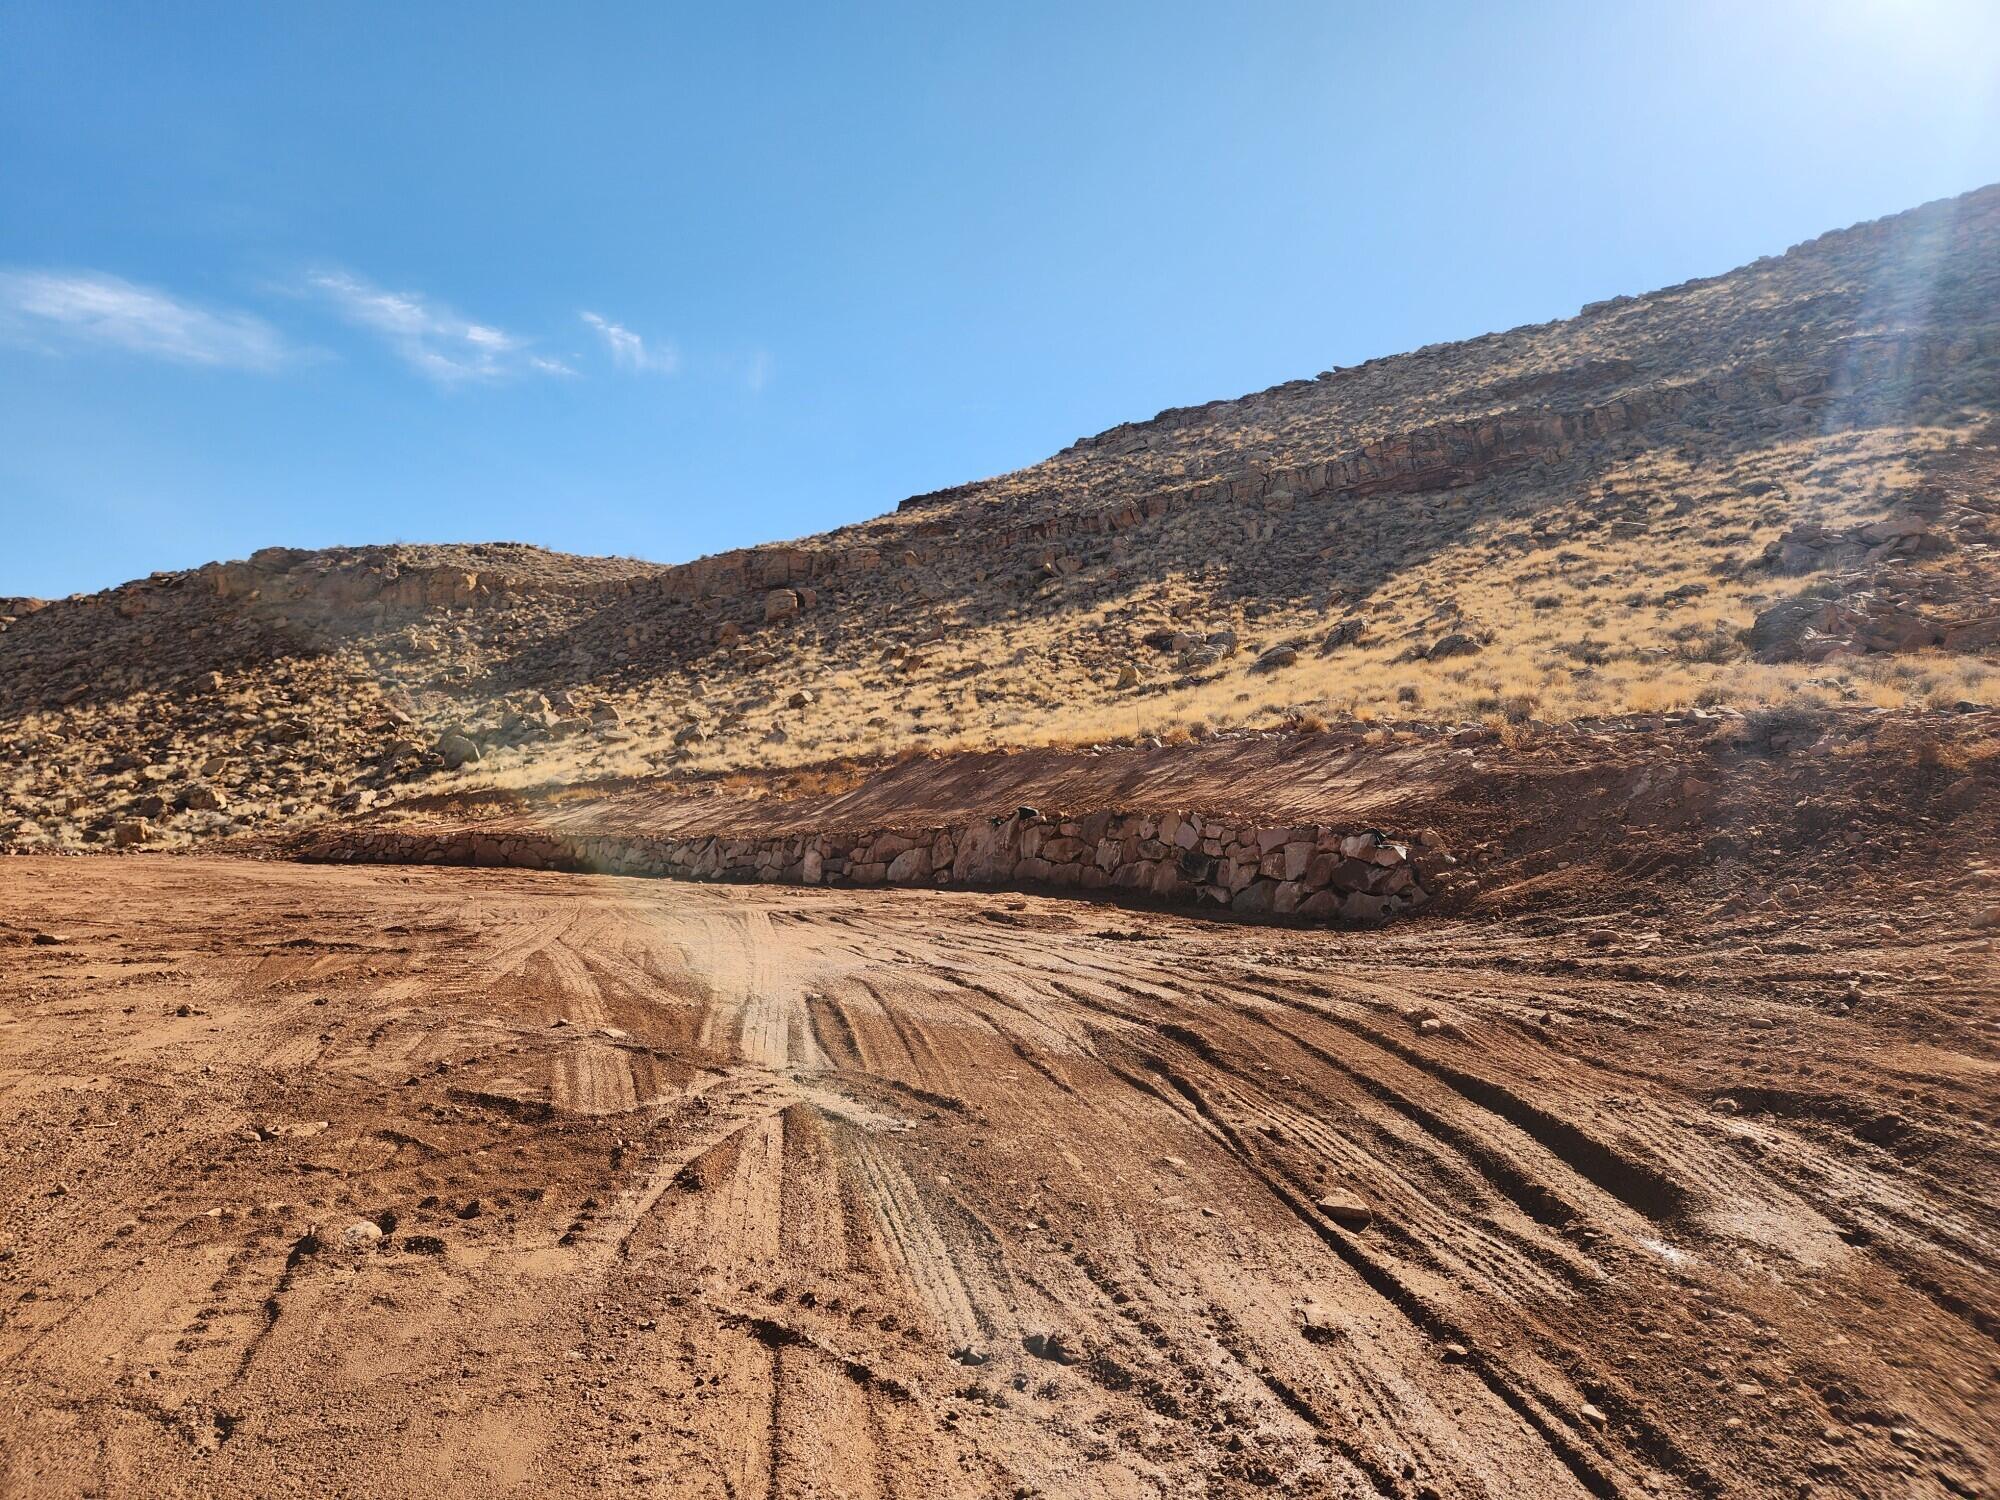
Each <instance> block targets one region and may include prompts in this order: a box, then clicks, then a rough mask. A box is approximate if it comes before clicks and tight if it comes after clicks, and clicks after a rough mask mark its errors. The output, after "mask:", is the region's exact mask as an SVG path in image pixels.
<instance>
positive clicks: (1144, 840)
mask: <svg viewBox="0 0 2000 1500" xmlns="http://www.w3.org/2000/svg"><path fill="white" fill-rule="evenodd" d="M299 854H300V856H301V857H302V858H305V859H309V860H319V861H343V862H345V861H353V862H372V863H392V864H458V865H496V866H509V867H516V868H526V869H537V870H571V871H588V872H596V873H603V874H617V875H652V876H670V877H676V878H680V879H688V880H716V881H738V882H745V881H763V882H783V883H788V884H794V885H832V886H882V885H888V886H962V887H975V888H977V887H983V888H989V889H991V888H1013V889H1054V890H1080V891H1102V892H1107V893H1112V894H1125V895H1130V896H1137V897H1144V898H1147V899H1150V900H1157V901H1163V902H1169V903H1174V904H1180V905H1191V906H1201V907H1207V908H1209V909H1211V910H1215V909H1221V910H1228V911H1231V912H1235V913H1237V914H1239V915H1243V916H1251V917H1293V918H1299V919H1305V920H1312V921H1322V922H1334V921H1342V922H1382V921H1387V920H1388V919H1390V918H1392V917H1395V916H1397V915H1399V914H1401V913H1403V912H1406V911H1410V910H1413V909H1415V908H1417V907H1420V906H1422V905H1423V904H1424V903H1425V902H1426V901H1428V900H1429V899H1430V889H1429V885H1428V882H1427V879H1426V876H1427V874H1428V871H1427V869H1426V859H1425V856H1424V854H1423V852H1422V850H1421V849H1413V847H1412V845H1411V844H1410V843H1408V842H1406V841H1404V840H1399V839H1395V838H1391V837H1388V836H1386V835H1384V834H1382V833H1379V832H1377V831H1374V830H1372V829H1371V830H1365V831H1360V832H1356V831H1353V830H1343V829H1339V828H1333V827H1327V826H1323V825H1317V824H1303V825H1288V826H1284V827H1265V826H1261V825H1256V824H1247V823H1244V822H1241V821H1239V820H1233V819H1224V818H1215V817H1204V816H1199V815H1197V814H1193V813H1178V812H1168V813H1149V812H1148V813H1142V812H1125V813H1118V812H1097V813H1091V814H1088V815H1084V816H1079V817H1065V816H1063V815H1061V814H1043V813H1041V812H1038V811H1037V810H1035V809H1033V808H1020V809H1018V810H1016V811H1015V812H1012V813H1009V814H1007V815H1006V816H1004V817H990V818H982V819H978V820H975V821H971V822H965V823H954V824H949V825H946V826H942V827H934V828H923V829H912V830H900V829H878V830H875V831H872V832H864V833H794V834H787V835H770V836H755V835H747V834H745V835H731V834H715V835H709V836H690V835H673V836H668V835H655V834H643V833H639V834H634V833H617V834H611V833H587V832H584V833H569V832H557V831H551V830H541V829H505V828H494V829H478V828H468V829H453V830H440V831H434V832H415V831H409V830H386V829H385V830H368V829H354V828H349V829H343V830H338V831H333V832H328V833H323V834H320V835H318V836H316V837H315V838H314V839H313V840H312V841H311V842H309V843H308V844H307V845H305V846H304V847H303V848H301V849H300V850H299Z"/></svg>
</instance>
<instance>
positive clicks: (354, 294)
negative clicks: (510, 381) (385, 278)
mask: <svg viewBox="0 0 2000 1500" xmlns="http://www.w3.org/2000/svg"><path fill="white" fill-rule="evenodd" d="M306 285H307V286H308V287H309V288H310V289H311V290H312V291H314V292H316V293H318V294H319V295H320V296H322V297H324V298H325V299H326V300H327V301H328V302H330V303H331V304H332V305H333V307H334V310H335V311H336V312H338V313H339V314H340V315H341V316H342V317H343V318H345V319H346V320H347V321H348V322H350V323H352V324H354V325H355V326H356V327H357V328H364V329H366V330H368V331H369V332H370V333H373V334H375V335H376V336H378V337H379V338H381V339H382V341H383V342H384V343H386V344H387V345H388V346H389V347H390V348H391V349H392V350H394V351H395V353H396V354H397V356H398V357H400V358H401V359H402V360H403V361H404V363H406V364H408V365H409V366H410V367H411V368H412V369H414V370H416V371H417V372H419V373H420V374H423V375H427V376H429V377H430V378H431V379H432V380H435V381H437V382H439V383H440V384H443V385H456V384H458V383H460V382H462V381H468V380H498V379H501V378H503V377H505V376H508V375H516V374H520V373H522V372H524V371H525V372H531V373H534V374H541V375H573V374H575V373H576V372H575V371H574V370H572V369H570V367H569V366H568V365H565V364H564V363H563V362H562V361H561V360H558V359H551V358H549V357H548V356H546V355H540V354H535V353H533V352H531V350H530V349H529V341H528V340H526V339H523V338H518V337H516V336H515V335H513V334H511V333H508V332H506V331H505V330H504V329H499V328H495V327H493V326H491V325H490V324H486V323H475V322H473V321H471V320H470V319H469V318H463V317H460V316H459V315H458V314H457V313H455V312H453V311H452V310H451V309H450V308H448V307H445V306H444V305H443V304H441V303H437V302H433V301H431V300H430V299H428V298H426V297H424V296H422V295H420V294H418V293H416V292H390V291H384V290H383V289H382V288H381V287H378V286H375V285H373V284H372V283H370V282H368V281H364V280H363V279H362V278H361V277H359V276H355V275H353V274H352V273H350V272H347V271H315V272H313V273H312V274H311V275H309V276H308V277H307V278H306Z"/></svg>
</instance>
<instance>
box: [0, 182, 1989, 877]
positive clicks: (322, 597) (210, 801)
mask: <svg viewBox="0 0 2000 1500" xmlns="http://www.w3.org/2000/svg"><path fill="white" fill-rule="evenodd" d="M1996 524H2000V187H1991V188H1985V189H1981V190H1980V191H1978V192H1975V193H1971V194H1968V195H1966V196H1964V197H1961V198H1957V199H1952V200H1948V201H1945V202H1941V203H1935V204H1931V205H1928V206H1926V207H1924V208H1921V209H1917V210H1914V211H1912V212H1910V213H1906V214H1902V215H1898V216H1895V217H1893V218H1888V219H1883V220H1879V221H1877V222H1874V223H1870V224H1865V225H1861V226H1858V227H1855V228H1852V229H1847V230H1842V231H1838V232H1836V233H1832V234H1827V235H1823V236H1821V237H1820V238H1818V239H1816V240H1813V241H1810V242H1808V243H1806V244H1803V245H1800V246H1796V247H1794V248H1793V249H1792V250H1790V251H1789V252H1787V253H1786V254H1784V255H1781V256H1773V257H1767V258H1765V259H1763V260H1760V261H1757V262H1755V263H1753V264H1751V265H1749V266H1746V267H1743V268H1742V269H1740V270H1737V271H1734V272H1731V273H1729V274H1727V275H1724V276H1718V277H1713V278H1708V279H1705V280H1700V281H1693V282H1688V283H1685V284H1683V285H1680V286H1677V287H1670V288H1667V289H1665V290H1662V291H1658V292H1654V293H1651V294H1648V295H1646V296H1641V297H1624V298H1617V299H1614V300H1612V301H1610V302H1606V303H1600V304H1595V305H1593V306H1590V307H1587V308H1585V309H1584V310H1583V311H1582V313H1581V314H1580V315H1579V316H1577V317H1575V318H1572V319H1568V320H1565V321H1561V322H1555V323H1548V324H1542V325H1538V326H1534V327H1527V328H1518V329H1514V330H1512V331H1509V332H1507V333H1500V334H1491V335H1487V336H1486V337H1483V338H1478V339H1473V340H1469V341H1466V342H1463V343H1457V344H1448V345H1439V346H1433V347H1430V348H1426V349H1420V350H1417V351H1415V352H1414V353H1411V354H1406V355H1400V356H1397V357H1394V358H1388V359H1379V360H1371V361H1370V362H1368V363H1367V364H1364V365H1360V366H1357V367H1354V368H1350V369H1338V370H1328V371H1325V372H1323V373H1321V374H1320V375H1318V376H1317V377H1315V378H1313V379H1308V380H1296V381H1291V382H1288V383H1286V384H1284V385H1281V386H1277V387H1274V388H1272V389H1270V390H1267V391H1262V392H1258V393H1256V394H1253V395H1250V396H1246V397H1243V398H1240V399H1237V400H1231V401H1218V402H1213V403H1210V404H1208V405H1206V406H1200V407H1191V408H1183V409H1176V410H1171V411H1166V412H1162V413H1160V414H1159V415H1157V416H1156V417H1154V418H1152V419H1151V420H1149V421H1144V422H1135V423H1130V424H1126V425H1124V426H1120V427H1116V428H1113V429H1111V430H1110V431H1108V432H1104V433H1100V434H1098V435H1097V436H1095V437H1091V438H1086V439H1083V440H1080V441H1079V442H1077V443H1075V444H1073V445H1072V446H1071V447H1069V448H1067V449H1065V450H1064V451H1063V452H1061V453H1059V454H1057V455H1055V456H1054V457H1052V458H1050V459H1048V460H1046V461H1045V462H1043V463H1040V464H1036V465H1034V466H1032V467H1029V468H1026V469H1022V470H1019V471H1017V472H1015V473H1012V474H1007V475H1003V476H1000V477H998V478H995V479H989V480H984V481H981V482H979V483H975V484H968V485H964V486H961V487H958V488H955V489H951V490H945V491H940V492H937V493H935V494H930V495H922V496H916V497H913V498H912V499H909V500H906V501H904V502H903V503H902V504H901V505H900V506H898V507H896V509H895V510H894V511H892V512H891V513H889V514H886V515H884V516H882V517H880V518H879V519H877V520H874V521H870V522H868V523H866V524H864V525H860V526H855V527H849V528H844V529H842V530H839V531H834V532H829V533H827V534H825V535H822V536H817V537H812V538H807V539H804V540H802V541H797V542H792V543H786V544H776V545H770V546H762V547H755V548H748V549H744V550H740V551H735V552H730V553H725V554H722V555H719V556H715V557H709V558H703V559H701V560H699V561H696V562H693V563H688V564H685V565H681V566H673V567H669V566H662V565H657V564H652V563H645V562H639V561H634V560H629V559H606V558H575V557H566V556H562V555H559V554H554V553H549V552H545V551H542V550H540V549H537V548H533V547H526V546H520V545H516V544H507V543H501V544H485V545H475V546H423V547H411V546H394V547H359V548H341V549H333V550H329V551H321V552H299V551H291V550H287V549H282V548H273V549H268V550H266V551H263V552H259V553H257V554H256V555H254V556H253V557H251V558H250V559H248V560H247V561H243V562H230V563H213V564H209V565H208V566H206V567H202V568H197V569H193V570H190V571H187V572H181V573H165V574H155V575H153V576H152V577H149V578H146V579H142V580H139V581H136V582H133V583H129V584H126V585H124V586H122V587H120V588H117V589H112V590H108V591H106V592H103V593H100V594H94V595H89V596H78V597H74V598H70V599H64V600H57V601H51V602H44V601H39V600H32V599H14V600H0V846H4V847H11V848H15V849H32V848H46V847H51V846H54V847H80V846H88V845H103V844H119V843H126V844H130V843H162V842H164V843H170V844H171V843H180V842H187V841H190V840H194V839H200V838H204V837H208V836H211V835H217V834H228V833H237V832H241V831H243V830H245V829H258V828H269V827H278V826H285V825H290V824H297V823H301V822H308V821H312V820H315V819H317V818H320V817H323V816H325V815H326V814H327V813H328V812H329V811H334V810H348V811H353V810H358V809H362V808H366V807H368V806H370V805H371V804H373V803H376V802H378V801H382V800H387V799H393V798H396V797H399V796H402V795H405V794H406V793H407V792H408V791H409V790H410V789H412V788H417V787H421V788H423V789H426V790H435V789H437V788H438V787H439V786H449V785H455V784H467V783H469V784H479V783H488V784H493V785H498V786H505V787H526V786H533V785H538V784H552V783H563V782H568V781H574V780H579V779H585V778H590V777H595V776H600V775H607V774H613V773H617V774H627V775H629V774H667V775H683V774H685V775H698V774H706V773H714V772H718V771H723V770H731V771H744V770H755V769H757V768H760V767H798V766H808V765H813V764H816V763H820V762H825V761H828V760H831V759H835V758H839V757H889V756H894V755H897V754H902V753H908V752H909V751H910V749H911V748H912V747H922V746H943V745H957V746H983V745H1001V746H1004V745H1010V744H1026V743H1064V742H1067V743H1086V744H1087V743H1092V742H1101V741H1108V740H1121V741H1125V742H1128V743H1129V742H1152V741H1166V742H1172V741H1175V740H1179V739H1186V738H1202V737H1205V736H1208V735H1211V734H1214V733H1217V732H1220V731H1224V730H1228V729H1230V728H1233V727H1241V726H1256V725H1267V726H1268V725H1274V724H1280V723H1285V722H1291V723H1295V724H1305V725H1308V726H1311V725H1313V724H1315V723H1317V722H1321V721H1333V720H1339V719H1355V718H1359V719H1374V720H1383V721H1387V720H1398V719H1400V720H1421V721H1433V722H1440V721H1441V722H1452V723H1461V724H1462V723H1466V722H1473V721H1479V720H1482V719H1483V720H1487V721H1489V722H1490V723H1492V724H1495V725H1499V726H1502V727H1504V726H1507V725H1509V724H1523V723H1530V722H1532V721H1537V720H1589V719H1590V718H1591V717H1593V716H1597V715H1611V714H1621V713H1631V712H1635V711H1637V712H1645V711H1651V710H1660V709H1665V708H1669V707H1675V706H1682V705H1688V704H1702V705H1709V706H1723V707H1727V706H1731V705H1735V706H1754V705H1760V704H1770V703H1777V702H1787V701H1802V702H1806V703H1812V702H1824V703H1838V702H1848V703H1862V704H1874V705H1879V706H1883V707H1913V708H1919V709H1923V708H1930V709H1941V710H1949V709H1951V708H1953V707H1954V706H1956V705H1958V704H1960V703H1979V702H1989V703H1990V702H1995V701H2000V661H1996V657H2000V553H1996V551H1995V544H1996V541H2000V537H1996V533H1995V527H1996Z"/></svg>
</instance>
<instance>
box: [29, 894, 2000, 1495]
mask: <svg viewBox="0 0 2000 1500" xmlns="http://www.w3.org/2000/svg"><path fill="white" fill-rule="evenodd" d="M1994 966H1995V958H1994V955H1993V950H1992V944H1991V941H1990V935H1989V934H1988V933H1986V932H1975V931H1971V930H1967V929H1965V928H1963V927H1962V926H1960V927H1956V928H1951V927H1946V928H1942V929H1941V928H1940V927H1939V926H1938V925H1937V924H1935V923H1926V922H1923V921H1918V920H1907V919H1902V918H1900V917H1897V916H1896V914H1892V920H1889V921H1886V922H1885V921H1882V920H1880V918H1879V916H1876V917H1870V918H1869V919H1868V920H1866V921H1865V922H1863V921H1861V920H1860V919H1859V918H1857V916H1856V915H1855V913H1854V912H1852V911H1846V910H1833V909H1830V910H1829V913H1828V914H1827V915H1826V916H1825V917H1824V918H1823V919H1821V920H1817V921H1814V920H1794V921H1787V922H1785V923H1784V924H1782V925H1779V924H1776V923H1772V922H1769V921H1765V922H1763V923H1762V924H1761V925H1760V924H1759V923H1758V922H1756V921H1754V920H1751V919H1745V918H1740V917H1739V918H1719V919H1717V920H1716V921H1713V922H1710V923H1706V924H1704V925H1703V926H1702V927H1701V929H1700V934H1699V936H1698V937H1695V936H1691V935H1689V934H1688V933H1676V932H1673V931H1661V932H1656V931H1650V930H1642V929H1641V928H1639V927H1636V926H1635V925H1634V924H1633V923H1631V922H1629V921H1627V922H1624V923H1622V924H1616V925H1614V924H1610V923H1603V922H1600V923H1595V924H1593V923H1592V922H1569V921H1564V920H1562V919H1559V918H1551V917H1539V918H1522V919H1514V920H1498V919H1492V920H1484V921H1479V922H1470V921H1467V922H1457V923H1454V922H1450V921H1444V920H1434V921H1424V922H1416V923H1411V924H1409V925H1407V926H1404V927H1400V928H1394V929H1390V930H1388V931H1385V932H1373V933H1344V934H1343V933H1325V932H1316V933H1309V932H1294V931H1281V930H1269V929H1253V928H1244V927H1235V926H1228V925H1220V924H1204V923H1200V922H1195V921H1192V920H1189V919H1186V918H1182V917H1172V916H1165V915H1154V914H1146V913H1135V912H1131V911H1123V910H1119V909H1116V908H1112V907H1107V906H1095V905H1088V904H1084V903H1080V902H1061V901H1052V900H1040V899H1035V898H1030V897H1020V896H981V895H975V894H954V895H944V894H928V893H922V892H908V891H902V892H895V891H891V892H871V893H843V892H832V891H812V890H778V889H766V888H758V889H736V888H709V887H699V886H690V885H683V884H672V883H667V882H648V881H635V880H621V879H614V878H608V877H585V876H564V875H543V874H533V873H524V872H508V871H468V870H439V869H365V870H364V869H344V868H323V867H303V866H292V865H284V864H275V863H260V862H251V861H227V860H219V859H217V860H194V859H186V860H170V859H160V858H152V859H125V860H99V861H81V860H40V859H14V860H8V861H4V862H0V1491H4V1493H6V1494H9V1495H35V1496H64V1495H84V1494H95V1495H102V1496H116V1495H139V1494H147V1495H154V1494H181V1495H204V1496H206V1495H221V1496H253V1495H254V1496H271V1495H291V1494H311V1495H347V1494H368V1495H394V1494H425V1493H427V1494H434V1495H452V1494H482V1495H483V1494H521V1495H557V1494H564V1495H566V1494H576V1493H593V1492H597V1493H610V1494H656V1495H664V1496H676V1497H682V1496H686V1497H701V1496H729V1497H745V1500H747V1497H762V1496H778V1495H785V1496H792V1495H799V1496H804V1495H818V1496H890V1495H920V1496H924V1497H937V1496H989V1495H1002V1496H1009V1495H1021V1496H1028V1495H1034V1496H1049V1497H1057V1496H1063V1497H1066V1496H1094V1495H1103V1496H1141V1495H1145V1496H1183V1495H1202V1494H1207V1495H1235V1494H1248V1493H1253V1492H1268V1493H1284V1494H1298V1495H1391V1496H1422V1495H1433V1494H1435V1495H1490V1496H1561V1495H1570V1494H1592V1493H1594V1494H1600V1495H1608V1494H1628V1493H1630V1494H1660V1495H1675V1494H1732V1495H1733V1494H1746V1495H1747V1494H1760V1495H1761V1494H1784V1495H1794V1494H1800V1493H1823V1494H1827V1495H1848V1494H1857V1493H1858V1494H1876V1495H1885V1496H1887V1495H1896V1496H1902V1495H1926V1494H1959V1495H1968V1494H1976V1493H1981V1492H1982V1487H1986V1488H1985V1490H1984V1492H1988V1493H1990V1492H1991V1491H1990V1484H1991V1479H1990V1476H1991V1474H1992V1473H1993V1470H1994V1465H1995V1462H1996V1417H1995V1408H1994V1401H1993V1391H1994V1381H1995V1373H1996V1358H1997V1357H2000V1349H1996V1343H1995V1339H1996V1334H2000V1321H1996V1317H2000V1277H1996V1258H2000V1251H1996V1243H1997V1241H1996V1234H1995V1230H1996V1223H1995V1219H1996V1214H1995V1209H1994V1203H1993V1189H1992V1185H1993V1183H1994V1182H1995V1181H1996V1180H2000V1178H1996V1173H1995V1166H1996V1160H1995V1158H1996V1153H1995V1151H1994V1149H1993V1125H1994V1120H1995V1107H1996V1105H1995V1098H1996V1096H1995V1063H1994V1047H1993V1042H1994V1029H1993V1028H1994V1022H1995V1019H1996V1016H2000V1009H1996V1006H1995V983H1994ZM1364 1218H1365V1219H1366V1222H1365V1223H1364V1222H1363V1219H1364Z"/></svg>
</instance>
